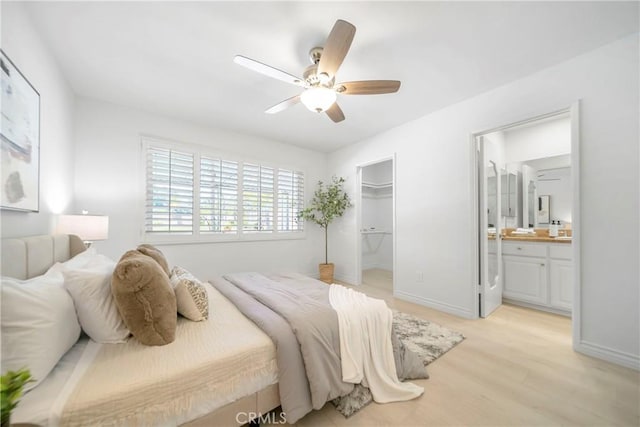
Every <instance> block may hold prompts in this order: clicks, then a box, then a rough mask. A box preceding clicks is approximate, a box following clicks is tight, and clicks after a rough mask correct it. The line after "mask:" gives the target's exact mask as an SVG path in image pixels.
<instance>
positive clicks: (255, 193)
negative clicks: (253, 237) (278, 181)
mask: <svg viewBox="0 0 640 427" xmlns="http://www.w3.org/2000/svg"><path fill="white" fill-rule="evenodd" d="M273 181H274V170H273V168H270V167H266V166H260V165H255V164H251V163H245V164H244V165H243V171H242V230H243V231H244V232H271V231H273V230H274V226H273V215H274V212H273V211H274V200H273V198H274V182H273Z"/></svg>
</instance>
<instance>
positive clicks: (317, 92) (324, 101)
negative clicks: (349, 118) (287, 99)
mask: <svg viewBox="0 0 640 427" xmlns="http://www.w3.org/2000/svg"><path fill="white" fill-rule="evenodd" d="M336 98H337V96H336V91H335V90H333V89H329V88H328V87H322V86H316V87H310V88H309V89H307V90H305V91H304V92H302V94H300V101H302V103H303V104H304V106H305V107H307V108H308V109H309V110H311V111H315V112H316V113H322V112H323V111H326V110H327V109H329V107H331V106H332V105H333V103H334V102H336Z"/></svg>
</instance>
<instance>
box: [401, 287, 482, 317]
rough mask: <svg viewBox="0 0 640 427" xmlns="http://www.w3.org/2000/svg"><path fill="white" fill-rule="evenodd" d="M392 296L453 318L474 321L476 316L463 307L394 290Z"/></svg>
mask: <svg viewBox="0 0 640 427" xmlns="http://www.w3.org/2000/svg"><path fill="white" fill-rule="evenodd" d="M393 296H394V297H396V298H398V299H401V300H404V301H409V302H414V303H416V304H420V305H423V306H425V307H429V308H433V309H436V310H438V311H444V312H445V313H449V314H453V315H455V316H459V317H464V318H466V319H475V318H477V316H476V315H475V313H472V312H471V311H469V310H467V309H466V308H464V307H459V306H456V305H451V304H446V303H443V302H439V301H435V300H432V299H429V298H424V297H420V296H417V295H413V294H410V293H407V292H403V291H398V290H394V291H393Z"/></svg>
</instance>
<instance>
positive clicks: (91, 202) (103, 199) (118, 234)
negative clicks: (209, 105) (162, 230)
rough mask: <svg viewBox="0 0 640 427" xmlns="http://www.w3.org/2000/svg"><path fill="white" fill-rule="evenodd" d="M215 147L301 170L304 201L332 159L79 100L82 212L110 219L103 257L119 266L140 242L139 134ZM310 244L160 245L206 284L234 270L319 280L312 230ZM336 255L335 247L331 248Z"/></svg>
mask: <svg viewBox="0 0 640 427" xmlns="http://www.w3.org/2000/svg"><path fill="white" fill-rule="evenodd" d="M141 134H146V135H154V136H158V137H163V138H166V139H169V140H174V141H181V142H187V143H191V144H199V145H208V146H212V147H216V148H218V149H220V150H221V151H223V152H228V153H230V154H231V155H242V156H243V157H244V156H248V155H249V154H247V153H251V154H250V156H251V157H250V159H253V160H256V161H259V162H265V163H273V164H275V165H280V166H283V167H291V168H297V169H299V170H301V171H303V172H304V173H305V181H306V188H305V192H306V194H305V199H307V200H308V199H310V198H311V195H312V193H313V191H314V189H315V186H316V183H317V181H318V180H320V179H325V172H326V155H325V154H322V153H318V152H314V151H310V150H304V149H300V148H296V147H293V146H291V145H285V144H281V143H278V142H274V141H269V140H265V139H262V138H257V137H251V136H247V135H241V134H236V133H230V132H224V131H221V130H217V129H213V128H207V127H202V126H197V125H193V124H190V123H186V122H182V121H178V120H175V119H170V118H166V117H161V116H157V115H153V114H148V113H145V112H141V111H138V110H133V109H129V108H125V107H120V106H116V105H113V104H107V103H103V102H99V101H94V100H89V99H83V98H79V99H78V101H77V109H76V141H77V144H76V159H77V162H76V176H77V177H78V179H77V180H76V184H75V192H76V200H77V203H76V205H77V207H78V209H87V210H89V211H90V212H93V213H101V214H106V215H109V221H110V223H109V226H110V230H109V240H107V241H104V242H96V243H95V245H96V247H97V248H98V250H99V251H101V252H103V253H105V254H107V255H108V256H110V257H112V258H114V259H118V258H119V257H120V256H121V255H122V253H123V252H125V251H126V250H128V249H132V248H134V247H135V246H136V245H137V244H139V243H140V241H141V229H142V203H143V202H142V201H144V200H145V197H144V194H143V175H142V171H141V169H142V168H141V149H140V135H141ZM306 229H307V232H306V236H307V238H306V239H298V240H280V241H262V242H224V243H209V244H183V245H158V246H159V247H160V249H161V250H162V251H163V252H165V254H166V255H167V258H168V260H169V262H170V264H172V265H182V266H184V267H185V268H187V269H190V270H192V272H193V273H194V274H196V275H197V276H199V277H201V278H203V279H206V278H208V277H212V276H214V275H216V274H221V273H226V272H233V271H262V272H265V271H283V270H285V271H298V272H303V273H308V274H315V275H317V270H318V267H317V265H318V263H320V262H323V257H324V241H323V237H322V234H321V232H320V231H321V230H320V229H319V227H317V226H315V225H314V224H311V223H307V224H306ZM330 249H331V248H330Z"/></svg>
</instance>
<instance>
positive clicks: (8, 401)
mask: <svg viewBox="0 0 640 427" xmlns="http://www.w3.org/2000/svg"><path fill="white" fill-rule="evenodd" d="M0 379H1V382H2V386H1V388H0V398H1V400H2V410H1V414H0V417H1V419H2V427H8V426H9V425H10V424H11V411H13V408H15V407H16V406H17V405H18V402H20V398H21V397H22V389H23V387H24V386H25V385H26V384H28V383H30V382H33V381H34V380H33V379H32V378H31V373H30V372H29V370H28V369H25V368H22V369H20V370H18V371H15V372H14V371H8V372H7V373H6V374H4V375H2V377H0Z"/></svg>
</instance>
